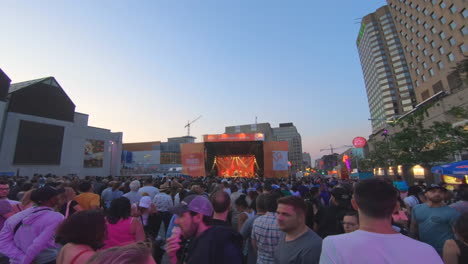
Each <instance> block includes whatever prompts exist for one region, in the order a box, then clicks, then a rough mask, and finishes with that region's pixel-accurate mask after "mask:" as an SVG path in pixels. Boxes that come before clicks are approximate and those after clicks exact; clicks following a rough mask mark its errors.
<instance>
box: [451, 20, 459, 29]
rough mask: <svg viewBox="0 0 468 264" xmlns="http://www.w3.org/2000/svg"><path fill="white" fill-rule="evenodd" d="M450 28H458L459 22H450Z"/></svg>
mask: <svg viewBox="0 0 468 264" xmlns="http://www.w3.org/2000/svg"><path fill="white" fill-rule="evenodd" d="M449 26H450V28H451V29H455V28H457V23H455V21H452V22H451V23H450V24H449Z"/></svg>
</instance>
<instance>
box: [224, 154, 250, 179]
mask: <svg viewBox="0 0 468 264" xmlns="http://www.w3.org/2000/svg"><path fill="white" fill-rule="evenodd" d="M254 165H255V156H253V155H252V156H218V157H216V166H217V168H218V176H221V177H253V176H254Z"/></svg>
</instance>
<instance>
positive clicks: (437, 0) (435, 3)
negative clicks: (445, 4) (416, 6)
mask: <svg viewBox="0 0 468 264" xmlns="http://www.w3.org/2000/svg"><path fill="white" fill-rule="evenodd" d="M431 2H432V5H433V6H435V5H437V2H439V0H432V1H431Z"/></svg>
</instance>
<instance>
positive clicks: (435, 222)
mask: <svg viewBox="0 0 468 264" xmlns="http://www.w3.org/2000/svg"><path fill="white" fill-rule="evenodd" d="M446 192H447V190H446V189H445V188H443V187H441V186H439V185H435V184H434V185H431V186H430V187H429V188H427V189H426V194H425V195H426V198H427V202H426V203H424V204H419V205H416V206H415V207H414V208H413V211H412V221H411V231H410V232H411V236H412V237H413V238H419V240H420V241H422V242H424V243H427V244H429V245H431V246H433V247H434V248H435V249H436V250H437V252H438V253H439V255H442V249H443V247H444V243H445V241H446V240H448V239H453V231H452V226H453V224H454V223H455V220H456V219H457V218H458V216H459V215H460V214H459V213H458V212H457V211H456V210H455V209H453V208H451V207H449V206H447V205H446V204H445V203H444V196H445V193H446Z"/></svg>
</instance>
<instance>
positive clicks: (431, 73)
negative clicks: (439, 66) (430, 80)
mask: <svg viewBox="0 0 468 264" xmlns="http://www.w3.org/2000/svg"><path fill="white" fill-rule="evenodd" d="M429 75H430V76H434V70H433V69H432V68H430V69H429Z"/></svg>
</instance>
